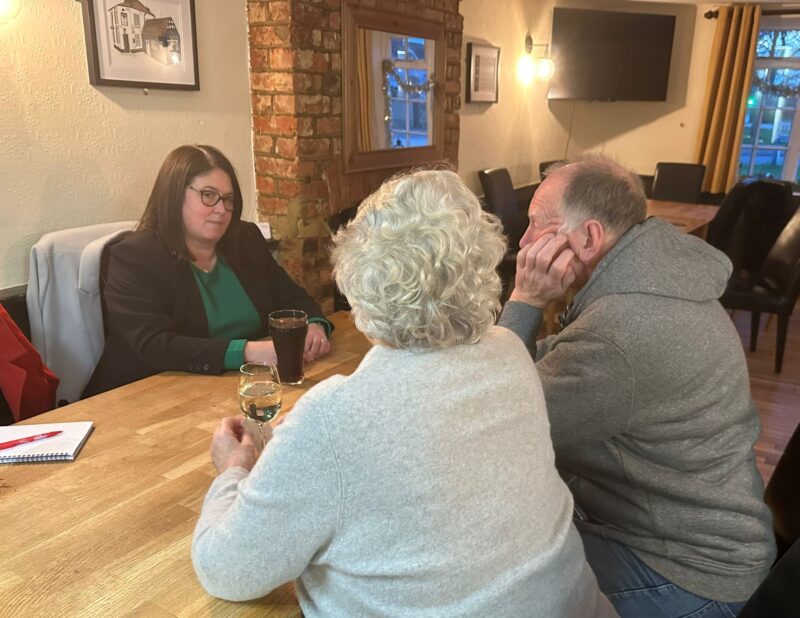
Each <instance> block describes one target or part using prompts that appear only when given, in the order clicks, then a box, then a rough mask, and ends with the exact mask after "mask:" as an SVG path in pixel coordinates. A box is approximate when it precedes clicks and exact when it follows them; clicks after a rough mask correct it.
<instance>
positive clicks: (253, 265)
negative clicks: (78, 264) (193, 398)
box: [82, 221, 324, 397]
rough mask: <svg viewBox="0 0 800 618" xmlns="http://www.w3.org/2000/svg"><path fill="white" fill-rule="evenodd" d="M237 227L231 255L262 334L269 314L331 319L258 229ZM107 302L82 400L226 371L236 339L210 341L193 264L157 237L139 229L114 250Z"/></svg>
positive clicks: (236, 224) (231, 260) (229, 258)
mask: <svg viewBox="0 0 800 618" xmlns="http://www.w3.org/2000/svg"><path fill="white" fill-rule="evenodd" d="M231 225H232V226H234V225H235V226H236V229H235V230H234V233H235V235H236V243H235V244H233V245H229V246H234V247H235V254H233V253H232V254H231V255H227V254H226V255H225V256H224V257H225V259H226V260H227V261H228V263H229V264H230V266H231V268H232V270H233V271H234V273H236V276H237V277H238V279H239V281H240V283H241V284H242V287H243V288H244V290H245V292H246V293H247V295H248V296H249V297H250V300H251V301H252V302H253V304H254V305H255V307H256V310H257V311H258V314H259V316H260V318H261V331H260V332H259V337H266V336H267V334H268V330H269V327H268V325H267V314H269V312H271V311H275V310H277V309H302V310H303V311H305V312H306V313H307V314H308V317H309V318H311V317H324V316H323V315H322V310H321V309H320V307H319V305H318V304H317V303H316V302H315V301H314V300H313V299H312V298H311V297H310V296H309V295H308V293H307V292H306V291H305V290H304V289H303V288H301V287H300V286H299V285H297V284H296V283H295V282H294V281H293V280H292V279H291V278H290V277H289V275H287V274H286V271H284V270H283V269H282V268H281V267H280V266H279V265H278V263H277V262H276V261H275V260H274V259H273V257H272V255H271V254H270V252H269V249H268V247H267V243H266V241H265V240H264V237H263V236H262V235H261V232H260V230H259V229H258V227H256V226H255V225H254V224H252V223H247V222H244V221H240V222H235V223H231ZM230 233H231V231H229V234H230ZM104 298H105V302H106V308H107V316H108V318H107V320H108V321H107V324H106V326H107V332H108V335H107V337H106V342H105V349H104V350H103V354H102V356H101V357H100V361H99V362H98V363H97V367H96V368H95V370H94V374H93V375H92V378H91V380H90V381H89V384H88V385H87V386H86V388H85V389H84V391H83V395H82V396H83V397H89V396H91V395H96V394H98V393H102V392H104V391H107V390H110V389H112V388H116V387H118V386H122V385H124V384H128V383H130V382H134V381H135V380H139V379H141V378H144V377H147V376H150V375H153V374H155V373H159V372H161V371H189V372H193V373H207V374H218V373H221V372H222V371H223V362H224V358H225V350H226V349H227V348H228V344H229V343H230V341H229V340H226V339H212V338H210V337H209V335H208V319H207V317H206V312H205V309H204V307H203V300H202V298H201V296H200V291H199V290H198V288H197V283H196V282H195V279H194V275H193V274H192V271H191V266H190V264H189V262H187V261H186V260H185V259H183V258H179V257H178V256H177V255H175V254H173V253H170V251H169V249H167V247H166V246H165V245H164V244H162V242H161V241H160V239H159V238H158V236H157V235H156V234H155V233H154V232H151V231H148V230H141V231H137V232H134V233H132V234H130V235H129V236H127V237H126V238H124V239H123V240H122V241H120V242H118V243H116V244H115V245H113V246H112V247H111V249H110V258H109V264H108V281H107V283H106V285H105V293H104Z"/></svg>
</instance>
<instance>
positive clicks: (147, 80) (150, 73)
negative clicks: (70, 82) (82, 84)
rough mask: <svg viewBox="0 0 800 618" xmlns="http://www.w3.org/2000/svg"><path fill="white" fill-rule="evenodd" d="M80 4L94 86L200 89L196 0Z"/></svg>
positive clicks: (110, 0)
mask: <svg viewBox="0 0 800 618" xmlns="http://www.w3.org/2000/svg"><path fill="white" fill-rule="evenodd" d="M80 2H81V7H82V11H83V30H84V36H85V38H86V57H87V61H88V68H89V83H90V84H92V85H94V86H121V87H126V88H162V89H168V90H200V68H199V65H198V63H197V26H196V20H195V6H194V0H80ZM123 22H124V23H123Z"/></svg>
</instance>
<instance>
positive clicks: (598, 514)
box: [500, 218, 775, 602]
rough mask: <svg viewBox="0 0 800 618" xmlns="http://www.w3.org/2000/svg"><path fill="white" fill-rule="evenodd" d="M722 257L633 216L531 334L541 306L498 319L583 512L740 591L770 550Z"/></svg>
mask: <svg viewBox="0 0 800 618" xmlns="http://www.w3.org/2000/svg"><path fill="white" fill-rule="evenodd" d="M730 272H731V264H730V262H729V260H728V259H727V258H726V257H725V255H724V254H722V253H720V252H719V251H717V250H716V249H714V248H713V247H711V246H710V245H708V244H706V243H705V242H703V241H702V240H700V239H698V238H695V237H694V236H689V235H687V234H683V233H681V232H678V231H677V230H676V229H675V228H673V227H672V226H671V225H670V224H668V223H665V222H664V221H661V220H660V219H655V218H653V219H648V220H647V221H645V222H644V223H643V224H641V225H637V226H634V228H633V229H631V230H630V231H629V232H628V233H627V234H625V235H624V236H623V237H622V238H621V239H620V240H619V242H618V243H617V244H616V246H615V247H614V248H613V249H612V250H611V251H610V252H609V253H608V254H607V255H606V256H605V257H604V258H603V259H602V260H601V262H600V263H599V264H598V266H597V268H596V269H595V272H594V273H593V274H592V277H591V279H590V280H589V282H588V283H587V284H586V285H585V286H584V287H583V289H581V291H580V292H579V293H578V294H577V295H576V297H575V300H574V304H573V307H572V309H571V310H570V311H569V312H568V315H567V321H568V322H569V323H568V325H567V326H566V328H564V330H562V331H561V333H559V334H558V335H554V336H552V337H548V338H547V339H544V340H542V341H540V342H538V345H537V344H536V343H535V342H534V335H535V333H536V331H537V330H538V326H539V323H540V320H541V312H540V311H539V310H537V309H534V308H532V307H530V306H528V305H525V304H522V303H513V302H512V303H508V304H507V305H506V307H505V308H504V310H503V315H502V316H501V319H500V324H502V325H504V326H507V327H509V328H511V329H513V330H514V331H515V332H517V333H518V334H519V336H520V337H521V338H522V339H523V341H525V342H526V343H527V344H528V345H529V347H530V348H531V350H532V351H533V353H534V354H535V356H536V361H537V362H536V366H537V369H538V370H539V376H540V378H541V382H542V386H543V387H544V392H545V399H546V400H547V410H548V414H549V416H550V424H551V429H552V437H553V444H554V447H555V451H556V464H557V466H558V468H559V470H560V471H561V472H562V473H563V474H564V476H565V477H570V476H571V477H573V478H572V479H571V480H570V482H569V486H570V489H571V490H572V492H573V494H574V496H575V500H576V502H577V503H578V505H579V506H580V507H581V508H582V509H583V510H584V511H585V512H586V515H587V518H588V519H587V520H586V521H582V522H579V524H578V525H579V528H581V529H582V530H587V531H589V532H592V533H594V534H598V535H601V536H607V537H610V538H613V539H616V540H618V541H621V542H623V543H625V544H626V545H628V546H629V547H630V548H631V549H633V551H634V552H635V553H636V554H637V555H638V556H639V557H640V558H641V559H642V560H644V562H646V563H647V564H648V565H649V566H650V567H651V568H653V569H654V570H656V571H657V572H658V573H660V574H661V575H663V576H664V577H666V578H667V579H669V580H670V581H672V582H673V583H675V584H678V585H679V586H681V587H682V588H685V589H687V590H689V591H690V592H693V593H695V594H698V595H701V596H703V597H706V598H711V599H715V600H718V601H729V602H732V601H743V600H745V599H747V598H748V597H749V596H750V594H752V592H753V591H754V589H755V588H756V586H757V585H758V584H759V582H760V581H761V580H762V579H763V578H764V576H765V575H766V574H767V572H768V571H769V567H770V564H771V563H772V560H773V558H774V555H775V553H774V552H775V541H774V537H773V534H772V525H771V517H770V513H769V510H768V508H767V506H766V504H765V503H764V501H763V499H762V493H763V486H762V482H761V476H760V475H759V473H758V470H757V469H756V465H755V455H754V453H753V444H754V443H755V441H756V438H757V437H758V432H759V423H758V416H757V415H756V410H755V407H754V405H753V401H752V399H751V397H750V386H749V381H748V375H747V365H746V364H745V359H744V354H743V351H742V345H741V342H740V340H739V336H738V334H737V333H736V329H735V328H734V327H733V325H732V324H731V321H730V319H729V318H728V316H727V314H726V313H725V311H724V310H723V308H722V307H721V306H720V304H719V302H718V301H717V299H718V298H719V297H720V296H721V294H722V292H723V291H724V290H725V285H726V282H727V280H728V277H729V275H730Z"/></svg>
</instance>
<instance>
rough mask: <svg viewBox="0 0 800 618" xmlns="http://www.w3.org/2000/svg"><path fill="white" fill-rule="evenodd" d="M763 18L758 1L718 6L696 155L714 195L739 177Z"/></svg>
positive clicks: (729, 186)
mask: <svg viewBox="0 0 800 618" xmlns="http://www.w3.org/2000/svg"><path fill="white" fill-rule="evenodd" d="M760 18H761V6H759V5H755V4H739V5H732V6H728V7H720V8H719V18H718V22H717V30H716V32H715V33H714V43H713V45H712V48H711V61H710V63H709V67H708V83H707V84H706V95H705V100H704V102H703V116H702V119H701V123H700V130H699V133H698V137H697V149H696V153H695V160H696V161H697V162H699V163H703V164H704V165H705V166H706V177H705V181H704V182H703V190H705V191H710V192H711V193H722V192H727V191H729V190H730V189H731V187H733V185H734V184H736V181H737V178H738V170H737V167H738V163H739V151H740V149H741V142H742V131H743V129H744V115H745V112H746V110H747V96H748V94H749V91H750V79H751V77H752V74H753V59H754V57H755V49H756V42H757V39H758V22H759V19H760Z"/></svg>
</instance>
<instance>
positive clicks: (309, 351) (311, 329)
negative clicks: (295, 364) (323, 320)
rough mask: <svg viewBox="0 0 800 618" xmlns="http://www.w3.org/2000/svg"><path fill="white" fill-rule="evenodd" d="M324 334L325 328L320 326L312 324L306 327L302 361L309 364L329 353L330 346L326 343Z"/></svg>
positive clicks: (326, 338)
mask: <svg viewBox="0 0 800 618" xmlns="http://www.w3.org/2000/svg"><path fill="white" fill-rule="evenodd" d="M325 333H326V331H325V327H324V326H323V325H322V324H317V323H312V324H309V325H308V334H307V335H306V347H305V350H304V351H303V360H304V361H305V362H307V363H310V362H311V361H313V360H316V359H318V358H320V357H321V356H325V355H326V354H327V353H328V352H330V350H331V344H330V343H329V342H328V336H327V335H326V334H325Z"/></svg>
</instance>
